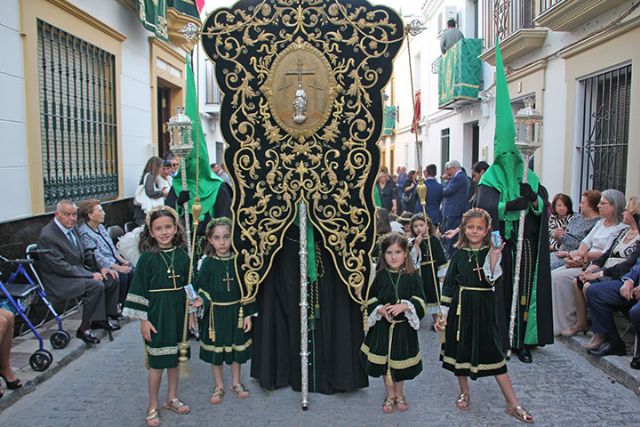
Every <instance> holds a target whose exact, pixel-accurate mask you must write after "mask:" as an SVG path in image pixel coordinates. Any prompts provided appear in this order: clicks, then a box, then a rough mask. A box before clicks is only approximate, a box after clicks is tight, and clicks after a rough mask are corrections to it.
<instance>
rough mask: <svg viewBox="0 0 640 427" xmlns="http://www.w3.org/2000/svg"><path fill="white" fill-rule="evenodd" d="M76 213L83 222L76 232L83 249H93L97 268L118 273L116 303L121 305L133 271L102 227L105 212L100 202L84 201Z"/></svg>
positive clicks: (95, 200) (93, 200)
mask: <svg viewBox="0 0 640 427" xmlns="http://www.w3.org/2000/svg"><path fill="white" fill-rule="evenodd" d="M78 213H79V214H80V217H81V218H82V219H83V220H84V224H82V225H81V226H80V228H79V230H78V231H79V232H80V236H81V237H82V245H83V246H84V247H85V248H95V256H96V262H97V263H98V268H107V269H109V270H112V271H115V272H117V273H118V280H119V291H118V302H119V303H120V304H123V303H124V300H125V299H126V298H127V293H128V292H129V284H130V283H131V280H133V273H134V269H133V267H132V266H131V264H129V262H128V261H127V260H125V259H124V258H123V257H122V256H121V255H120V253H119V252H118V250H117V249H116V247H115V246H114V244H113V241H112V240H111V237H110V236H109V233H108V232H107V229H106V228H105V227H104V225H103V223H104V219H105V212H104V209H102V206H101V205H100V200H97V199H89V200H85V201H84V202H82V203H81V204H80V208H79V209H78Z"/></svg>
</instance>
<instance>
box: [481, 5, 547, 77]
mask: <svg viewBox="0 0 640 427" xmlns="http://www.w3.org/2000/svg"><path fill="white" fill-rule="evenodd" d="M541 1H542V2H543V3H544V2H545V1H547V2H548V3H552V2H553V1H554V0H541ZM555 1H557V0H555ZM503 5H506V6H504V7H503V8H502V9H501V10H500V11H499V13H498V15H499V21H500V25H501V30H500V51H501V52H502V58H503V61H504V62H505V64H506V63H509V62H511V61H513V60H515V59H518V58H520V57H521V56H523V55H526V54H527V53H529V52H532V51H534V50H536V49H539V48H540V47H542V44H543V43H544V40H545V38H546V37H547V32H548V30H547V29H541V28H535V23H534V20H533V15H534V8H533V5H532V2H531V0H511V1H510V2H508V3H503ZM482 13H483V18H484V27H483V35H484V49H485V51H484V52H483V53H482V55H480V59H482V60H483V61H486V62H488V63H489V64H491V65H495V63H496V58H495V56H496V51H495V45H496V24H495V18H494V17H495V13H496V10H495V2H494V0H486V1H484V2H483V10H482Z"/></svg>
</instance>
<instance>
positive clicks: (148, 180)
mask: <svg viewBox="0 0 640 427" xmlns="http://www.w3.org/2000/svg"><path fill="white" fill-rule="evenodd" d="M161 168H162V159H161V158H160V157H156V156H154V157H151V158H150V159H149V160H148V161H147V164H146V165H145V167H144V170H143V171H142V177H140V181H139V182H138V184H139V185H144V192H145V194H146V195H147V197H149V198H150V199H159V198H163V199H164V198H166V197H167V195H168V194H169V189H168V188H166V189H161V188H160V187H159V185H158V177H159V176H160V169H161ZM145 215H146V214H145V213H144V211H143V210H142V208H141V207H140V206H136V207H135V210H134V212H133V221H134V222H135V224H136V226H138V227H139V226H141V225H143V224H144V219H145Z"/></svg>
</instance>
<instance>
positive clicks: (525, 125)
mask: <svg viewBox="0 0 640 427" xmlns="http://www.w3.org/2000/svg"><path fill="white" fill-rule="evenodd" d="M515 125H516V146H517V147H518V149H519V150H520V152H521V153H522V155H523V157H524V160H525V163H528V160H529V158H530V157H531V156H533V154H534V153H535V152H536V150H537V149H538V148H540V147H541V146H542V114H540V113H539V112H538V111H536V109H535V108H533V99H531V98H526V99H525V100H524V108H522V109H520V110H519V111H518V113H517V114H516V115H515Z"/></svg>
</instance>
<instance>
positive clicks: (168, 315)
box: [122, 248, 189, 369]
mask: <svg viewBox="0 0 640 427" xmlns="http://www.w3.org/2000/svg"><path fill="white" fill-rule="evenodd" d="M171 265H173V273H172V274H171V275H176V276H177V277H175V285H174V279H173V278H170V277H169V276H170V274H169V273H167V271H168V270H169V268H170V266H171ZM188 277H189V256H188V255H187V253H186V252H185V251H184V249H182V248H174V249H171V250H166V251H161V252H159V253H151V252H144V253H143V254H142V255H140V259H139V260H138V263H137V264H136V272H135V274H134V276H133V282H132V283H131V288H130V289H129V294H128V295H127V299H126V301H125V303H124V310H123V313H122V314H123V315H124V316H126V317H129V318H132V319H145V320H148V321H149V322H151V324H152V325H153V327H154V328H155V329H156V331H158V332H157V333H153V332H152V333H151V342H146V341H145V343H144V348H145V353H146V355H147V367H148V368H153V369H167V368H175V367H177V366H178V343H179V342H181V341H182V338H183V331H184V322H185V304H186V293H185V291H184V286H185V285H186V284H187V279H188Z"/></svg>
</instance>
